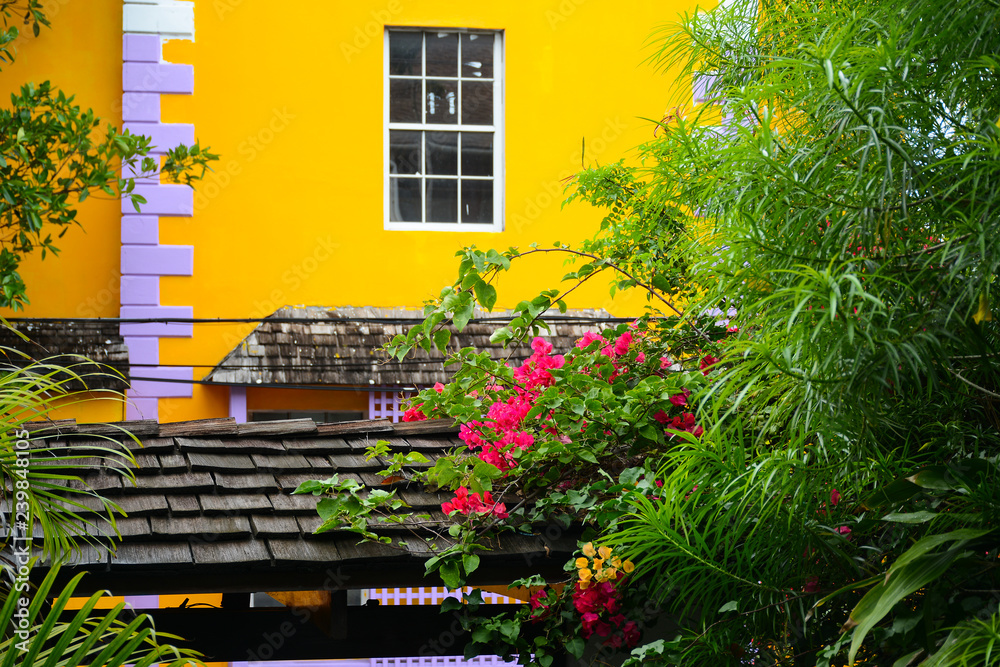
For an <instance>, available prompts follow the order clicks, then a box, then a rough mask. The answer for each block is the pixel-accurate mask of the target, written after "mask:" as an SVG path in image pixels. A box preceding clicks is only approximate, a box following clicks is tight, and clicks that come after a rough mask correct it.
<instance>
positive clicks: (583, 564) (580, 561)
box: [576, 558, 590, 570]
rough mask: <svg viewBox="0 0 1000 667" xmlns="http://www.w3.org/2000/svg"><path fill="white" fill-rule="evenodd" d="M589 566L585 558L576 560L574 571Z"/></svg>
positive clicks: (588, 561)
mask: <svg viewBox="0 0 1000 667" xmlns="http://www.w3.org/2000/svg"><path fill="white" fill-rule="evenodd" d="M588 565H590V560H589V559H587V558H577V559H576V569H578V570H579V569H582V568H585V567H587V566H588Z"/></svg>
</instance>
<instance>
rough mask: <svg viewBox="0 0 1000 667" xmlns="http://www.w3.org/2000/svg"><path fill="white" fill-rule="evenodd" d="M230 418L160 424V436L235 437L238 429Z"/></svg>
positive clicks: (234, 421)
mask: <svg viewBox="0 0 1000 667" xmlns="http://www.w3.org/2000/svg"><path fill="white" fill-rule="evenodd" d="M238 426H239V425H238V424H237V423H236V420H235V419H233V418H232V417H219V418H215V419H197V420H194V421H186V422H173V423H170V424H160V435H161V436H165V437H173V436H185V437H198V436H203V435H236V434H237V432H238V430H239V428H238Z"/></svg>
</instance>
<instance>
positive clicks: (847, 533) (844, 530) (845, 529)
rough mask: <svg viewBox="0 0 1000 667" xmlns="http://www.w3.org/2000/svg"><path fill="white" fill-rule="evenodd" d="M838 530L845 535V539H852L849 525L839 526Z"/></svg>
mask: <svg viewBox="0 0 1000 667" xmlns="http://www.w3.org/2000/svg"><path fill="white" fill-rule="evenodd" d="M837 532H838V533H839V534H841V535H843V536H844V539H847V540H849V539H851V537H850V536H851V529H850V528H848V527H847V526H841V527H840V528H837Z"/></svg>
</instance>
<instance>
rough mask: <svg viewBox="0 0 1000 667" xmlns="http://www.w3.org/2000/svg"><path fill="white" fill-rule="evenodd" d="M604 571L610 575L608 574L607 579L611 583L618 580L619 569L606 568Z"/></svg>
mask: <svg viewBox="0 0 1000 667" xmlns="http://www.w3.org/2000/svg"><path fill="white" fill-rule="evenodd" d="M604 571H605V572H607V573H608V574H607V579H608V580H609V581H614V580H615V579H617V578H618V569H617V568H614V567H606V568H604Z"/></svg>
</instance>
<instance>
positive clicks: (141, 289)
mask: <svg viewBox="0 0 1000 667" xmlns="http://www.w3.org/2000/svg"><path fill="white" fill-rule="evenodd" d="M121 285H122V289H121V293H122V305H123V306H126V305H128V306H157V305H159V303H160V278H159V276H129V275H125V276H122V283H121Z"/></svg>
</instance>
